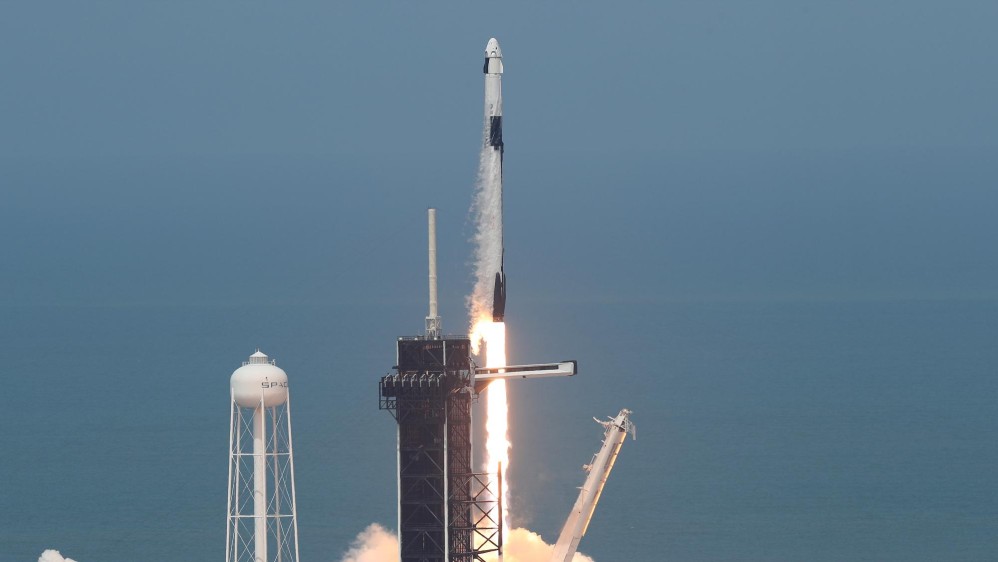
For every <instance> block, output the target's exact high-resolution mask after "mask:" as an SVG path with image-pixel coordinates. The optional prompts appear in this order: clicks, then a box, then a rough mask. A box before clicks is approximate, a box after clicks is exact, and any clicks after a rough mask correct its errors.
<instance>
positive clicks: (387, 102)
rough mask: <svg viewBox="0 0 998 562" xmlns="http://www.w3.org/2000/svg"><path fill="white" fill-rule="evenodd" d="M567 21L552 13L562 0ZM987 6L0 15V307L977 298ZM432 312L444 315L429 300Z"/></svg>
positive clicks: (994, 178)
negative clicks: (483, 285) (494, 219)
mask: <svg viewBox="0 0 998 562" xmlns="http://www.w3.org/2000/svg"><path fill="white" fill-rule="evenodd" d="M569 6H571V7H569ZM996 21H998V4H996V3H995V2H922V1H914V0H913V1H910V2H903V3H898V2H878V1H873V2H869V1H868V2H839V3H830V2H813V3H811V2H703V1H690V2H651V3H633V4H624V5H620V4H613V5H611V4H609V3H603V2H599V3H579V2H575V3H572V4H570V5H569V4H561V3H537V2H526V3H513V4H509V3H503V4H502V5H501V7H500V4H498V3H476V4H475V5H470V4H468V3H458V2H454V3H433V4H430V5H424V4H419V3H401V2H399V3H374V2H370V3H354V4H351V5H348V6H333V5H332V3H329V2H321V3H296V4H295V5H292V6H284V5H280V6H278V5H268V4H264V3H230V4H216V3H206V2H184V3H181V2H162V3H141V2H86V3H83V2H80V3H68V2H66V3H40V2H5V3H3V4H0V71H2V76H0V108H2V111H3V117H2V119H0V240H2V248H3V250H2V255H0V303H83V304H101V303H132V302H139V303H173V302H191V301H195V302H249V301H264V302H305V303H308V302H330V301H332V302H338V301H354V300H360V301H370V302H390V301H419V300H422V299H424V298H425V297H424V292H425V281H424V280H423V277H424V275H425V266H424V260H425V256H424V252H425V242H424V238H423V237H424V236H425V225H424V215H425V208H426V207H427V206H437V207H439V208H440V215H439V216H440V219H439V220H440V221H441V225H440V236H441V261H442V272H441V273H442V278H441V289H442V291H444V293H445V294H444V295H442V300H444V301H445V305H446V306H450V307H452V308H456V307H460V305H461V298H462V295H464V294H465V293H467V291H468V288H469V287H470V282H471V279H470V270H469V268H468V263H467V262H468V259H469V256H470V248H469V247H468V244H467V239H468V237H469V236H470V233H471V228H470V226H469V225H468V224H467V220H468V206H469V204H470V202H471V191H472V185H473V182H474V176H475V169H476V166H477V152H478V146H479V143H480V138H481V137H480V135H481V111H482V110H481V104H482V93H483V83H482V74H481V62H482V53H483V49H484V46H485V43H486V41H487V40H488V38H489V37H490V36H495V37H497V38H498V39H499V41H500V42H501V44H502V47H503V53H504V55H505V66H506V75H505V76H504V102H505V113H506V125H505V131H504V136H505V140H506V192H505V193H506V198H505V202H506V216H507V225H506V234H507V253H506V256H507V261H506V263H507V274H508V276H509V295H510V307H511V309H513V308H514V307H515V306H517V305H516V302H517V300H518V299H519V301H520V302H521V303H525V302H529V301H530V300H531V299H564V300H571V301H580V302H585V301H593V300H620V299H637V300H646V299H663V300H670V299H680V300H681V299H700V298H726V299H727V298H752V299H756V298H876V297H883V296H893V297H952V296H968V297H972V296H987V297H995V296H998V292H996V289H995V287H996V283H995V281H996V279H998V257H996V256H998V252H996V251H995V242H996V241H998V226H996V223H998V221H996V220H995V214H996V213H995V212H996V210H998V159H996V155H998V133H996V131H998V103H996V102H995V100H998V72H995V53H998V34H996V33H995V22H996ZM446 306H445V308H446Z"/></svg>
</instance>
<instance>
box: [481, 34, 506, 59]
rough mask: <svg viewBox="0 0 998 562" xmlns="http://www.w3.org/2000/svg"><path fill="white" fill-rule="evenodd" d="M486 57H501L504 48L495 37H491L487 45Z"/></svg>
mask: <svg viewBox="0 0 998 562" xmlns="http://www.w3.org/2000/svg"><path fill="white" fill-rule="evenodd" d="M485 58H489V59H501V58H502V49H500V48H499V41H498V40H496V38H495V37H493V38H492V39H489V42H488V44H487V45H485Z"/></svg>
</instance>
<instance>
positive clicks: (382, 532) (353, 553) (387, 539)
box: [341, 523, 399, 562]
mask: <svg viewBox="0 0 998 562" xmlns="http://www.w3.org/2000/svg"><path fill="white" fill-rule="evenodd" d="M341 562H399V541H398V539H397V538H396V537H395V534H394V533H390V532H388V531H387V530H386V529H385V528H384V527H382V526H381V525H378V524H377V523H371V524H370V525H368V527H367V528H366V529H364V530H363V531H361V533H360V534H359V535H357V538H355V539H354V540H353V544H351V545H350V550H348V551H347V553H346V554H344V555H343V559H342V561H341Z"/></svg>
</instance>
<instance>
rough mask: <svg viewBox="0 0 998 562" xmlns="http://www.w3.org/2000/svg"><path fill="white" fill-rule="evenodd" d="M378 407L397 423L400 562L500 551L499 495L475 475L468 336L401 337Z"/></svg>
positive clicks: (467, 559) (464, 559)
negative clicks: (495, 511) (496, 517)
mask: <svg viewBox="0 0 998 562" xmlns="http://www.w3.org/2000/svg"><path fill="white" fill-rule="evenodd" d="M395 369H396V373H395V374H390V375H386V376H384V377H382V378H381V381H380V384H379V402H378V405H379V408H380V409H382V410H388V411H389V412H390V413H391V414H392V416H394V418H395V420H396V421H397V422H398V471H399V476H398V498H399V507H398V529H399V553H400V558H401V561H402V562H473V561H480V560H483V559H482V557H481V555H483V554H485V553H488V552H495V551H497V550H499V549H500V548H501V544H502V543H501V534H500V530H499V529H500V526H499V525H498V522H497V521H495V520H494V519H493V518H492V517H491V516H490V513H491V512H492V511H493V508H494V506H495V505H496V499H495V498H496V497H497V496H498V493H495V494H494V493H492V491H491V490H489V489H488V486H487V484H486V483H487V482H488V481H489V478H487V477H486V475H485V474H482V473H476V472H474V471H473V470H472V457H471V454H472V453H471V451H472V447H471V445H472V443H471V405H472V404H473V403H474V402H475V400H476V399H477V395H476V394H475V392H474V389H473V387H472V373H473V366H472V363H471V356H470V340H469V339H468V338H467V337H460V336H457V337H451V336H448V337H444V338H422V337H415V338H400V339H399V342H398V364H397V365H396V366H395Z"/></svg>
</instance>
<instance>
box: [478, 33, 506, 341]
mask: <svg viewBox="0 0 998 562" xmlns="http://www.w3.org/2000/svg"><path fill="white" fill-rule="evenodd" d="M482 70H483V71H484V72H485V125H486V134H485V147H486V149H487V150H488V149H491V150H492V151H494V152H495V154H494V156H498V158H499V177H498V182H499V205H500V209H499V213H500V214H499V217H500V220H499V240H500V242H501V241H502V160H503V149H504V147H503V142H502V71H503V68H502V49H500V48H499V41H496V39H495V38H494V37H493V38H492V39H489V42H488V44H487V45H486V46H485V65H484V66H483V67H482ZM502 257H505V251H503V256H502ZM505 315H506V273H505V272H504V271H503V264H502V261H500V262H499V271H497V272H496V276H495V284H494V285H493V288H492V321H493V322H503V319H504V317H505Z"/></svg>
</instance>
